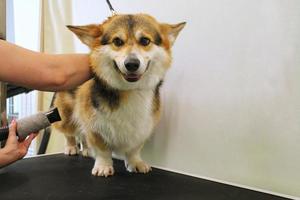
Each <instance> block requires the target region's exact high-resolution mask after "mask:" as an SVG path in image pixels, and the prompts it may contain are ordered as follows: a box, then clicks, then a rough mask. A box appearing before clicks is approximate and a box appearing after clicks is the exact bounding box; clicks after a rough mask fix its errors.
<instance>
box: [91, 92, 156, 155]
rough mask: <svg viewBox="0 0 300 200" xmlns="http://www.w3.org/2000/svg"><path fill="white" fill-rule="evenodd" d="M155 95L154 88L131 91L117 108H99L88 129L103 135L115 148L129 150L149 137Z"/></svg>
mask: <svg viewBox="0 0 300 200" xmlns="http://www.w3.org/2000/svg"><path fill="white" fill-rule="evenodd" d="M153 95H154V92H153V91H152V90H139V91H134V92H131V93H130V94H129V96H128V98H127V99H126V100H124V101H122V102H121V104H120V106H119V108H118V109H116V110H115V111H113V112H109V113H103V112H101V111H99V110H97V111H96V114H95V117H94V118H93V120H91V123H90V124H89V128H92V131H93V132H96V133H98V134H101V136H102V137H103V139H104V140H105V142H106V143H107V144H108V145H109V146H110V147H111V148H112V149H113V150H114V151H117V152H127V151H130V150H131V149H133V148H136V147H137V146H139V145H141V144H143V143H144V142H145V140H146V139H147V138H149V136H150V135H151V132H152V129H153V126H154V122H153V115H152V112H153V111H152V107H153V106H152V101H153Z"/></svg>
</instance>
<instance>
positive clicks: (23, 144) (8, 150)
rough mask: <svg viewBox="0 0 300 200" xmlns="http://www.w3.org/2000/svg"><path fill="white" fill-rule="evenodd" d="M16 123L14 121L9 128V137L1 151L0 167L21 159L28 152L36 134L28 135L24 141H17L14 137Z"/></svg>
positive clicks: (15, 136)
mask: <svg viewBox="0 0 300 200" xmlns="http://www.w3.org/2000/svg"><path fill="white" fill-rule="evenodd" d="M16 131H17V123H16V121H15V120H13V121H12V123H11V125H10V127H9V135H8V138H7V141H6V145H5V147H4V148H3V149H1V152H0V155H1V157H2V158H0V166H1V165H8V164H10V163H13V162H15V161H17V160H19V159H21V158H23V157H24V156H25V155H26V154H27V151H28V148H29V146H30V144H31V142H32V140H33V139H34V138H35V137H36V135H37V134H30V135H29V136H28V137H27V138H26V139H24V140H22V141H19V140H18V138H17V135H16Z"/></svg>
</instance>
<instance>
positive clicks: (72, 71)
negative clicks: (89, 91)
mask: <svg viewBox="0 0 300 200" xmlns="http://www.w3.org/2000/svg"><path fill="white" fill-rule="evenodd" d="M47 56H48V57H47V59H49V61H48V62H49V63H52V64H53V63H54V65H55V66H56V67H55V68H56V71H53V78H54V76H56V77H57V79H56V83H55V85H54V86H53V87H52V88H48V89H47V90H50V91H60V90H66V89H72V88H74V87H76V86H78V85H80V84H82V83H84V82H85V81H87V80H88V79H90V78H91V76H92V72H91V68H90V67H89V57H88V55H87V54H60V55H47ZM61 69H63V70H61Z"/></svg>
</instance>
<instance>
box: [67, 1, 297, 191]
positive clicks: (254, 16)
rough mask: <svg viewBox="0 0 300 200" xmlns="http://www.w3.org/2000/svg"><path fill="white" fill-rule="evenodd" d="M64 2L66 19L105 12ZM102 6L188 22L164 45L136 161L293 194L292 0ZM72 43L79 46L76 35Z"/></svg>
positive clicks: (98, 6) (89, 19)
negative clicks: (157, 104)
mask: <svg viewBox="0 0 300 200" xmlns="http://www.w3.org/2000/svg"><path fill="white" fill-rule="evenodd" d="M72 2H73V12H72V15H73V24H86V23H95V22H101V21H103V20H104V19H105V18H106V17H107V15H108V14H109V11H108V8H107V5H106V4H105V1H98V0H89V1H81V0H73V1H72ZM112 3H113V5H114V7H115V9H116V10H117V11H119V12H122V13H136V12H146V13H150V14H152V15H153V16H155V17H156V18H157V19H158V20H160V21H164V22H170V23H177V22H181V21H187V22H188V24H187V26H186V28H185V29H184V30H183V32H182V33H181V34H180V36H179V38H178V40H177V42H176V44H175V46H174V54H173V56H174V63H173V67H172V68H171V70H170V73H169V74H168V76H167V79H166V81H165V84H164V86H163V89H162V92H163V94H162V97H163V105H164V112H163V118H162V120H161V123H160V125H159V127H158V128H157V129H156V131H155V135H154V137H153V138H152V139H151V141H150V142H149V143H148V144H147V145H146V148H145V151H144V157H145V158H146V160H148V161H150V163H152V164H154V165H157V166H161V167H166V168H170V169H173V170H178V171H182V172H185V173H191V174H195V175H198V176H207V177H212V178H216V179H220V180H224V181H229V182H233V183H237V184H243V185H247V186H251V187H257V188H261V189H266V190H270V191H274V192H278V193H283V194H289V195H294V196H300V190H299V188H300V173H299V171H300V145H299V144H300V112H299V111H300V56H299V55H300V37H299V35H300V1H297V0H285V1H283V0H252V1H249V0H189V1H182V0H172V1H171V0H152V1H146V0H123V1H112ZM70 35H71V33H70ZM75 50H76V51H77V52H86V51H87V49H86V48H85V47H84V46H83V45H81V44H80V43H79V41H78V40H77V39H76V43H75Z"/></svg>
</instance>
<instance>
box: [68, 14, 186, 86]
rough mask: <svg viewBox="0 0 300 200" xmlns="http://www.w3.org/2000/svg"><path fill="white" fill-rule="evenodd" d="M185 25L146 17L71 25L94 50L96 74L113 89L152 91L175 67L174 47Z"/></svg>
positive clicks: (126, 16)
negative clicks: (161, 21) (172, 66)
mask: <svg viewBox="0 0 300 200" xmlns="http://www.w3.org/2000/svg"><path fill="white" fill-rule="evenodd" d="M184 26H185V22H184V23H179V24H175V25H170V24H165V23H159V22H157V21H156V20H155V19H154V18H153V17H151V16H149V15H145V14H137V15H115V16H113V17H110V18H109V19H108V20H106V21H105V22H103V23H102V24H91V25H87V26H68V28H69V29H70V30H71V31H72V32H74V33H75V34H76V35H77V36H78V38H79V39H80V40H81V41H82V42H83V43H84V44H86V45H87V46H88V47H89V48H90V49H91V53H90V58H91V60H90V61H91V66H92V68H93V71H94V72H95V74H96V75H97V76H99V77H100V78H101V79H103V80H105V81H106V82H107V84H109V85H110V86H112V87H114V88H116V89H120V90H128V89H149V88H153V87H154V86H155V85H157V84H158V83H159V82H160V81H161V80H162V79H163V77H164V75H165V73H166V71H167V69H168V68H169V67H170V64H171V47H172V45H173V44H174V41H175V39H176V37H177V35H178V34H179V32H180V31H181V30H182V29H183V27H184Z"/></svg>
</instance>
